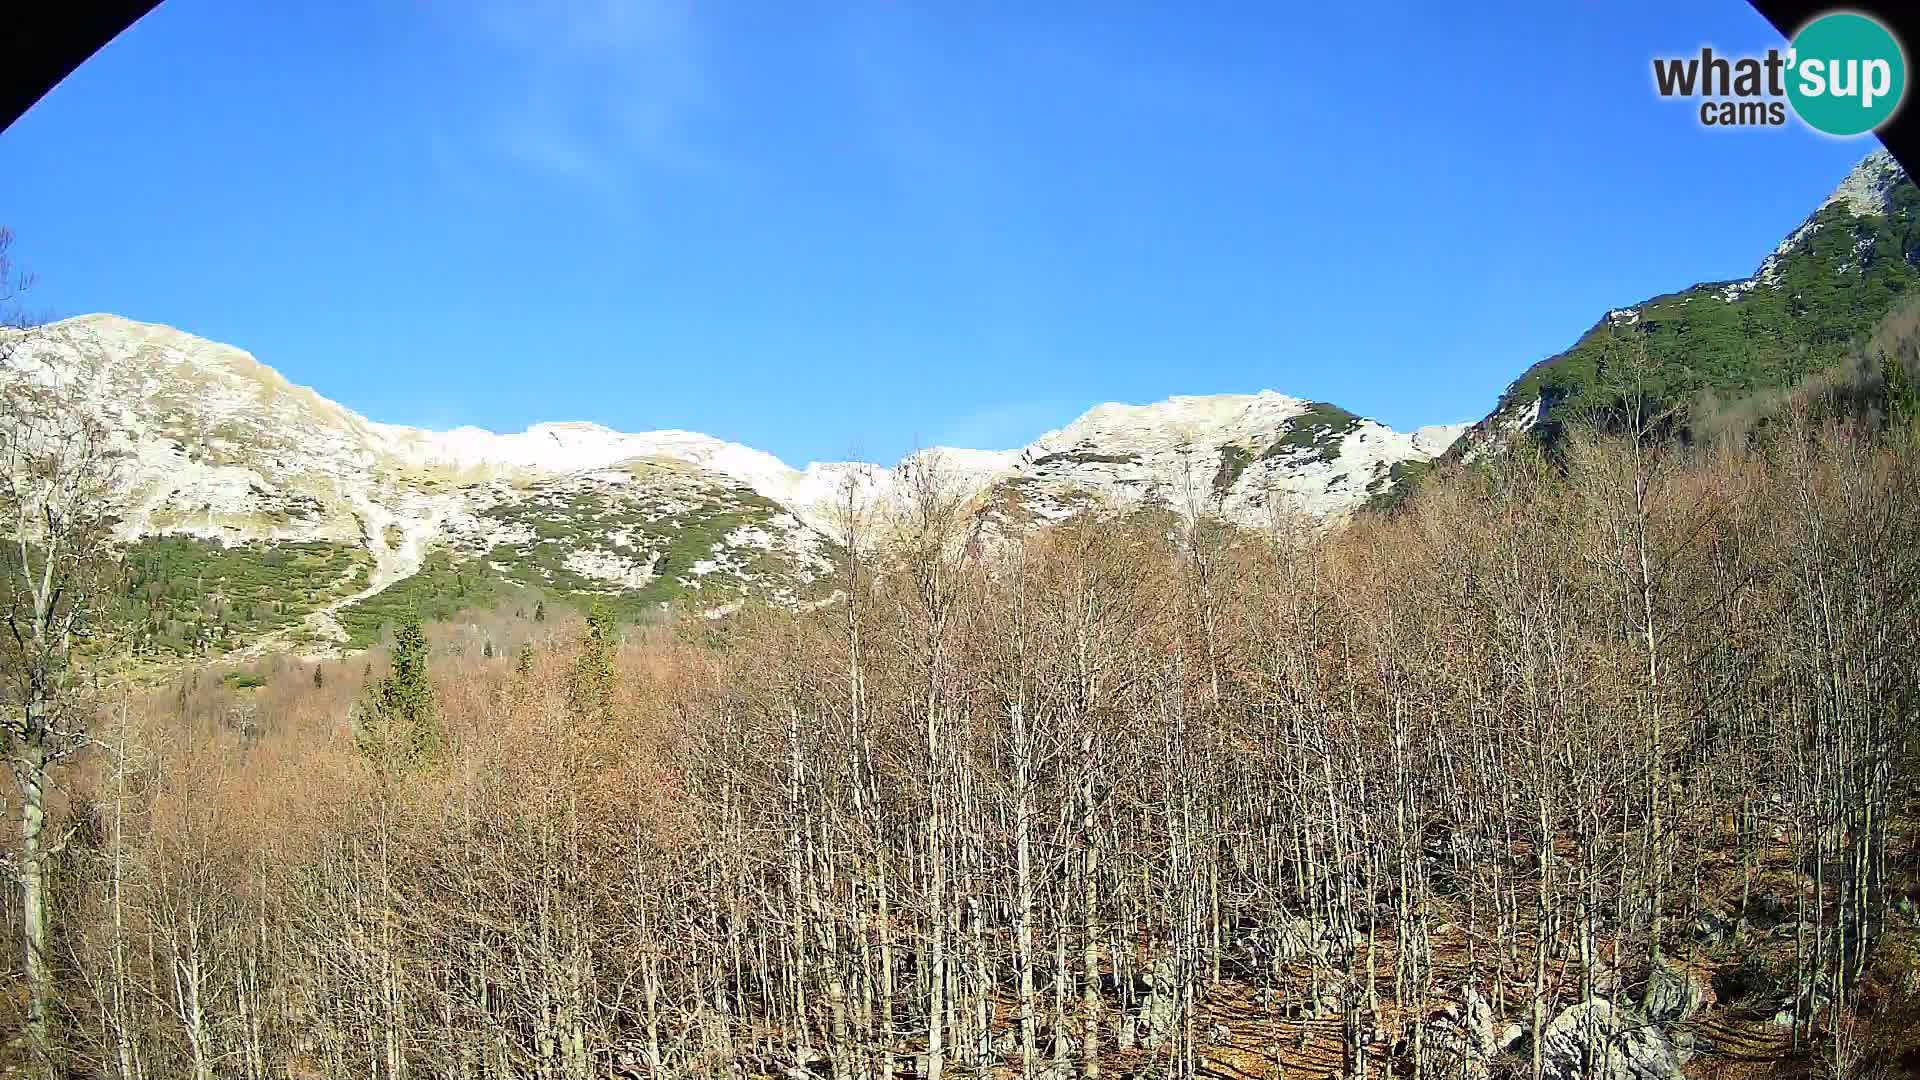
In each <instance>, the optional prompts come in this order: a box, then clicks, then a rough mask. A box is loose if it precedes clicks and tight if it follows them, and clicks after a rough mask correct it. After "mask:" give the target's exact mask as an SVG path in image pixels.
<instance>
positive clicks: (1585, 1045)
mask: <svg viewBox="0 0 1920 1080" xmlns="http://www.w3.org/2000/svg"><path fill="white" fill-rule="evenodd" d="M1540 1051H1541V1059H1542V1065H1543V1069H1544V1075H1545V1076H1546V1078H1547V1080H1678V1078H1679V1077H1680V1075H1681V1073H1680V1058H1679V1055H1678V1054H1677V1053H1676V1052H1675V1050H1674V1047H1673V1044H1672V1043H1671V1042H1669V1041H1668V1040H1667V1037H1666V1035H1665V1034H1664V1033H1663V1032H1662V1031H1661V1030H1660V1028H1659V1027H1658V1026H1657V1025H1655V1024H1653V1023H1651V1022H1650V1021H1647V1020H1646V1019H1644V1018H1642V1017H1639V1016H1636V1015H1634V1014H1632V1013H1630V1012H1627V1011H1626V1010H1623V1009H1619V1008H1616V1007H1615V1006H1614V1005H1613V1003H1612V1002H1609V1001H1606V1000H1604V999H1595V1000H1593V1001H1590V1002H1581V1003H1580V1004H1577V1005H1573V1006H1570V1007H1569V1008H1567V1009H1566V1010H1565V1011H1564V1012H1562V1013H1561V1014H1560V1015H1559V1016H1557V1017H1555V1018H1554V1019H1553V1022H1552V1023H1550V1024H1548V1025H1547V1028H1546V1030H1545V1031H1543V1032H1541V1034H1540Z"/></svg>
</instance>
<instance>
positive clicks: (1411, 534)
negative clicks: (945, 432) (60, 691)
mask: <svg viewBox="0 0 1920 1080" xmlns="http://www.w3.org/2000/svg"><path fill="white" fill-rule="evenodd" d="M1564 466H1565V467H1564V470H1560V469H1555V468H1549V467H1547V466H1546V465H1545V464H1544V463H1543V462H1542V461H1541V460H1540V459H1538V458H1537V457H1536V456H1533V455H1530V454H1527V453H1514V454H1509V455H1503V456H1502V457H1501V458H1500V459H1498V460H1497V461H1494V462H1491V463H1490V464H1489V466H1488V467H1487V468H1486V469H1484V470H1479V471H1476V472H1472V473H1463V474H1456V475H1454V476H1452V477H1450V478H1449V479H1448V480H1447V481H1446V482H1443V483H1436V484H1432V485H1429V486H1428V487H1427V488H1426V489H1425V490H1423V491H1422V492H1421V493H1420V494H1419V495H1418V496H1417V497H1415V498H1414V499H1413V500H1412V501H1411V502H1410V503H1409V505H1408V506H1407V508H1406V510H1405V512H1404V513H1401V514H1399V515H1396V516H1395V517H1393V518H1391V519H1380V520H1370V521H1364V522H1361V523H1359V524H1357V525H1356V526H1355V527H1353V528H1351V529H1348V530H1345V531H1341V532H1335V533H1325V532H1322V531H1319V530H1314V529H1310V528H1306V527H1304V526H1302V527H1299V528H1294V527H1291V526H1288V525H1287V524H1286V523H1284V522H1281V523H1280V524H1278V525H1277V526H1276V527H1274V528H1271V529H1266V530H1257V531H1256V530H1247V529H1241V528H1237V527H1232V526H1228V525H1225V524H1223V523H1220V522H1216V521H1211V520H1207V519H1204V518H1202V519H1197V520H1195V519H1186V520H1184V521H1179V520H1176V519H1173V518H1171V517H1168V516H1157V517H1153V516H1140V517H1137V518H1135V519H1132V522H1131V524H1128V525H1122V524H1119V523H1116V522H1114V521H1112V520H1104V521H1097V522H1096V521H1091V520H1080V521H1073V522H1068V523H1066V524H1064V525H1061V526H1059V527H1056V528H1053V529H1049V530H1043V531H1040V532H1037V533H1035V534H1033V535H1031V536H1029V537H1027V538H1026V539H1025V540H1023V541H1022V542H1021V543H1020V544H1018V545H1015V546H1012V547H1010V548H1008V549H1006V550H1005V551H1003V552H999V553H997V554H996V553H994V552H991V551H987V550H984V549H981V548H979V547H978V546H972V545H967V544H965V543H963V542H961V541H962V540H964V536H963V535H961V534H960V533H959V532H958V530H959V529H960V528H961V526H962V524H963V523H964V522H965V521H966V520H967V519H966V516H965V515H964V514H963V513H962V512H961V511H960V506H961V502H960V500H959V499H957V498H956V497H954V496H953V495H952V494H951V493H950V492H948V491H945V490H943V489H942V487H941V485H940V484H939V482H938V477H937V476H936V475H934V474H933V473H931V472H923V473H922V474H920V477H919V479H917V480H916V481H914V486H913V488H912V490H911V491H910V493H909V494H910V498H909V499H908V500H907V501H906V502H905V503H904V504H903V507H902V516H901V520H902V522H903V523H904V527H903V528H902V530H901V531H900V532H899V533H898V534H897V535H896V536H894V537H893V538H892V539H891V540H890V541H889V542H888V543H887V544H886V545H884V546H882V547H881V548H880V549H878V550H875V551H873V552H872V553H871V554H862V553H861V552H860V550H859V549H855V550H853V551H843V552H842V553H841V554H840V560H841V561H840V565H839V568H838V570H837V575H838V576H837V578H836V587H837V588H839V589H841V590H842V591H843V596H842V599H841V602H838V603H836V604H833V605H829V606H824V607H819V608H814V609H809V610H804V611H787V610H778V609H765V610H752V611H743V612H741V613H740V614H738V615H736V616H734V617H733V618H731V619H728V620H725V621H723V622H721V623H717V624H707V623H704V622H703V623H701V624H700V625H698V626H696V627H688V626H684V625H683V626H678V627H675V626H667V627H654V628H650V629H645V630H641V629H633V630H629V631H627V632H626V634H625V637H624V640H620V632H619V631H618V630H617V629H616V628H615V627H614V626H613V624H612V623H611V622H610V621H608V620H605V619H598V618H597V619H595V620H594V621H593V622H591V623H590V624H588V625H586V626H584V627H583V626H581V625H580V624H579V623H577V622H573V621H559V620H549V621H547V622H545V623H535V622H532V621H529V620H528V619H525V618H515V617H514V616H513V615H512V614H511V613H504V614H496V615H485V614H479V615H474V616H471V617H468V618H463V619H459V620H454V621H452V622H450V623H448V624H446V625H443V626H440V627H429V628H428V633H427V634H426V635H425V636H424V637H414V636H408V635H403V636H402V638H401V639H400V640H399V642H398V644H397V646H396V647H395V648H397V650H398V652H397V654H396V653H395V652H393V651H391V650H386V651H381V652H379V653H376V654H374V655H372V656H370V657H369V658H367V659H365V660H361V659H358V658H354V659H348V660H346V661H342V662H333V663H327V664H325V665H323V666H320V667H314V666H311V665H308V664H304V663H300V662H293V661H287V660H276V661H268V662H263V663H262V664H261V665H260V666H258V667H256V668H253V669H249V670H248V671H247V672H243V673H242V674H241V676H239V677H224V676H223V674H222V671H221V670H220V669H213V670H208V671H204V672H200V673H197V674H194V675H190V676H185V677H183V678H182V679H181V680H180V681H179V682H178V683H177V684H176V685H173V686H171V687H169V688H166V689H165V690H163V691H160V692H157V693H153V694H151V695H138V694H136V695H134V696H132V697H127V698H113V697H108V698H107V699H105V700H103V701H102V702H101V704H102V706H103V709H102V711H103V715H104V716H105V718H106V719H105V721H104V723H103V724H102V726H101V728H100V730H99V732H98V738H99V745H98V747H97V749H96V750H95V751H93V752H91V753H88V754H86V755H84V756H82V757H79V758H76V759H74V761H73V763H72V765H71V766H70V768H69V769H68V770H67V771H66V772H65V773H63V778H62V790H64V791H66V792H68V793H70V794H69V796H68V798H67V801H66V802H65V804H64V809H62V810H60V811H59V815H58V816H59V820H60V821H62V822H63V823H64V825H63V826H62V827H63V828H65V829H67V830H69V834H68V839H67V841H66V843H65V845H64V847H63V848H62V849H61V852H60V854H59V856H58V860H57V863H56V866H55V876H54V880H55V883H56V884H55V898H56V903H55V910H56V911H58V912H59V913H60V914H59V918H58V920H57V922H56V926H55V931H56V932H55V934H54V936H53V939H52V940H53V942H54V948H55V951H56V952H57V957H58V960H57V964H56V971H57V977H58V986H59V993H58V999H57V1000H58V1003H59V1013H58V1025H57V1029H58V1032H59V1037H60V1045H61V1047H62V1048H63V1049H62V1051H61V1052H62V1053H63V1054H64V1055H66V1056H65V1057H64V1058H63V1060H65V1061H67V1062H69V1063H70V1064H71V1067H72V1069H73V1070H74V1072H75V1073H76V1074H78V1073H81V1072H85V1073H88V1074H102V1075H111V1076H125V1077H133V1076H153V1077H161V1076H169V1077H170V1076H199V1077H210V1076H219V1075H246V1076H337V1077H345V1076H359V1077H380V1078H383V1080H400V1078H402V1077H425V1076H461V1077H507V1076H514V1077H519V1076H542V1077H589V1076H615V1075H622V1076H624V1075H638V1076H695V1075H703V1076H746V1075H784V1076H786V1077H791V1078H795V1080H800V1078H804V1077H822V1078H825V1077H858V1078H864V1080H882V1078H902V1080H904V1078H906V1077H909V1076H911V1077H926V1078H928V1080H940V1078H942V1077H951V1076H960V1075H986V1074H988V1073H992V1074H994V1075H1005V1076H1027V1077H1041V1076H1045V1077H1049V1078H1065V1077H1068V1076H1074V1075H1084V1076H1088V1077H1095V1076H1100V1075H1112V1076H1134V1077H1148V1076H1160V1077H1179V1078H1189V1077H1197V1076H1201V1075H1208V1076H1232V1077H1240V1076H1256V1075H1296V1074H1298V1075H1305V1076H1310V1077H1314V1078H1316V1080H1317V1078H1320V1077H1326V1076H1330V1075H1333V1076H1375V1075H1379V1076H1385V1075H1391V1074H1397V1075H1412V1076H1415V1077H1420V1076H1428V1077H1465V1078H1468V1080H1478V1078H1486V1077H1490V1076H1529V1077H1545V1078H1552V1080H1579V1078H1594V1080H1599V1078H1607V1080H1629V1078H1632V1080H1654V1078H1663V1077H1678V1076H1681V1075H1683V1074H1684V1075H1688V1076H1693V1077H1708V1076H1721V1075H1747V1073H1746V1072H1743V1071H1742V1070H1753V1069H1759V1070H1762V1071H1767V1070H1775V1069H1777V1070H1779V1072H1778V1073H1777V1075H1787V1076H1797V1075H1818V1076H1834V1077H1854V1076H1873V1075H1892V1074H1893V1072H1894V1071H1897V1070H1900V1069H1910V1068H1911V1061H1912V1060H1913V1059H1912V1057H1911V1055H1912V1054H1913V1053H1914V1052H1915V1046H1916V1044H1915V1041H1914V1038H1913V1031H1914V1030H1915V1028H1916V1025H1920V979H1917V978H1916V976H1915V970H1916V968H1915V964H1914V961H1915V958H1916V955H1920V954H1917V953H1916V948H1917V947H1920V928H1917V927H1916V922H1915V915H1916V911H1917V910H1920V909H1916V906H1915V901H1916V897H1920V862H1917V861H1916V859H1917V857H1920V818H1916V816H1915V812H1916V810H1917V809H1920V807H1916V805H1915V803H1914V795H1915V785H1914V779H1915V775H1916V774H1915V767H1916V764H1920V763H1917V762H1916V759H1915V750H1916V747H1915V743H1914V739H1913V727H1914V724H1913V722H1914V713H1915V708H1916V704H1920V698H1917V696H1916V691H1920V686H1917V685H1916V672H1915V665H1914V662H1913V656H1914V655H1915V653H1914V650H1915V646H1916V644H1920V641H1917V640H1916V638H1917V633H1916V632H1917V631H1920V620H1917V619H1916V607H1915V603H1914V601H1915V590H1916V588H1917V587H1920V566H1917V565H1916V560H1920V453H1916V433H1915V431H1914V429H1913V428H1912V427H1911V426H1899V425H1896V427H1895V428H1894V429H1893V430H1891V431H1886V432H1882V431H1878V430H1875V429H1873V428H1870V427H1862V426H1853V427H1821V426H1818V425H1816V424H1813V423H1811V422H1798V423H1788V424H1785V425H1781V426H1778V427H1775V428H1772V429H1769V432H1768V433H1767V435H1766V437H1765V440H1764V442H1763V444H1762V445H1759V446H1756V447H1753V448H1746V447H1744V446H1743V445H1742V444H1740V443H1737V442H1734V443H1727V444H1723V445H1718V446H1705V445H1701V446H1694V447H1691V448H1682V447H1679V446H1675V445H1672V444H1666V443H1659V442H1655V441H1650V440H1640V441H1635V440H1630V439H1623V438H1620V437H1606V438H1601V437H1593V436H1589V435H1585V434H1581V433H1578V432H1575V433H1572V434H1570V435H1569V437H1568V441H1567V443H1566V445H1565V455H1564ZM1170 522H1172V523H1173V524H1172V527H1171V528H1170V527H1169V523H1170ZM123 704H124V708H123V707H122V705H123ZM1876 1070H1879V1071H1876Z"/></svg>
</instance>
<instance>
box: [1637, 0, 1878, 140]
mask: <svg viewBox="0 0 1920 1080" xmlns="http://www.w3.org/2000/svg"><path fill="white" fill-rule="evenodd" d="M1653 84H1654V87H1655V89H1657V90H1658V91H1659V92H1660V96H1661V97H1663V98H1673V97H1680V98H1697V99H1700V122H1701V123H1702V124H1704V125H1706V126H1708V127H1779V126H1781V125H1783V124H1785V123H1786V122H1787V110H1788V108H1791V109H1792V110H1793V113H1794V115H1797V116H1798V117H1800V120H1801V122H1802V123H1805V124H1806V125H1807V126H1808V127H1810V128H1813V129H1814V130H1815V131H1820V132H1825V133H1826V134H1828V135H1838V136H1841V137H1843V138H1844V137H1847V136H1853V135H1864V134H1866V133H1867V132H1869V131H1873V130H1874V129H1876V128H1878V127H1880V126H1881V125H1882V124H1885V123H1886V122H1887V121H1888V120H1889V119H1891V118H1892V117H1893V114H1894V113H1895V112H1897V111H1898V110H1899V108H1900V102H1901V99H1902V98H1904V97H1905V96H1906V92H1907V59H1906V53H1905V52H1904V51H1903V50H1902V49H1901V47H1900V42H1899V40H1898V39H1896V38H1895V37H1894V36H1893V34H1892V32H1891V31H1889V30H1888V29H1887V28H1886V27H1885V26H1882V25H1881V24H1880V22H1879V21H1878V20H1876V19H1874V18H1872V17H1870V16H1866V15H1860V14H1857V13H1855V12H1851V11H1835V12H1829V13H1828V14H1825V15H1822V16H1820V17H1819V18H1817V19H1814V20H1813V21H1812V22H1810V23H1808V24H1807V25H1805V26H1803V27H1801V28H1800V32H1799V33H1797V34H1795V35H1793V40H1792V41H1791V42H1789V43H1788V47H1787V50H1786V51H1785V52H1782V51H1780V50H1779V49H1768V50H1767V52H1766V55H1764V56H1740V57H1727V56H1718V55H1715V53H1714V51H1713V50H1712V49H1710V48H1709V49H1701V50H1700V55H1698V56H1681V57H1658V58H1656V59H1655V60H1654V61H1653Z"/></svg>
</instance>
